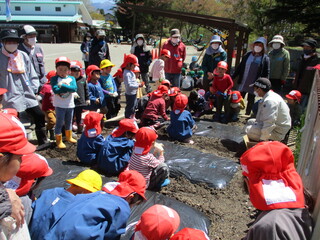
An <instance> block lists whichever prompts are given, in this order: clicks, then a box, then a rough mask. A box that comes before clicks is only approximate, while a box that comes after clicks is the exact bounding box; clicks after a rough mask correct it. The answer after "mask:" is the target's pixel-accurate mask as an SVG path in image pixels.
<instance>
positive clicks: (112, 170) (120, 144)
mask: <svg viewBox="0 0 320 240" xmlns="http://www.w3.org/2000/svg"><path fill="white" fill-rule="evenodd" d="M138 130H139V128H138V125H137V123H136V122H135V121H134V120H133V119H129V118H124V119H122V120H121V121H120V122H119V127H117V128H116V129H114V130H113V131H112V133H111V134H110V135H109V136H107V137H106V139H105V140H104V142H103V145H102V147H101V149H100V152H99V154H98V168H99V170H101V171H102V172H103V173H105V174H107V175H108V176H117V175H119V173H120V172H122V171H123V170H124V169H125V168H126V167H127V166H128V162H129V160H130V157H131V155H132V151H133V146H134V141H133V139H134V136H135V134H136V133H137V131H138Z"/></svg>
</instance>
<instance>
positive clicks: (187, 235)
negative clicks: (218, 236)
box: [170, 228, 209, 240]
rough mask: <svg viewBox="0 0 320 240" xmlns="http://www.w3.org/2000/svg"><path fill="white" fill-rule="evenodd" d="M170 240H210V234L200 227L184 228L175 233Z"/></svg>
mask: <svg viewBox="0 0 320 240" xmlns="http://www.w3.org/2000/svg"><path fill="white" fill-rule="evenodd" d="M170 240H209V237H208V235H207V234H206V233H205V232H204V231H201V230H199V229H195V228H183V229H181V230H180V231H179V232H177V233H176V234H174V235H173V237H172V238H170Z"/></svg>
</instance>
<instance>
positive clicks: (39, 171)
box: [16, 153, 53, 196]
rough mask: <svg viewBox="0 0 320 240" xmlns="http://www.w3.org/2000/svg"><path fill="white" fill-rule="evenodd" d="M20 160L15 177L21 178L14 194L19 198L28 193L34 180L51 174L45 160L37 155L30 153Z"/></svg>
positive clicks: (51, 171)
mask: <svg viewBox="0 0 320 240" xmlns="http://www.w3.org/2000/svg"><path fill="white" fill-rule="evenodd" d="M21 160H22V161H21V165H20V168H19V171H18V172H17V177H19V178H21V182H20V185H19V187H18V188H17V189H16V193H17V194H18V195H19V196H23V195H26V194H27V193H28V192H29V191H30V189H31V187H32V184H33V183H34V179H36V178H39V177H47V176H50V175H51V174H52V173H53V170H52V169H51V168H50V167H49V165H48V162H47V160H46V158H45V157H43V156H41V155H39V154H36V153H31V154H27V155H23V156H22V158H21Z"/></svg>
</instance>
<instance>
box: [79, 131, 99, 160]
mask: <svg viewBox="0 0 320 240" xmlns="http://www.w3.org/2000/svg"><path fill="white" fill-rule="evenodd" d="M103 141H104V138H103V136H102V135H101V134H99V135H98V136H96V137H93V138H89V137H87V136H86V135H85V133H82V134H81V137H80V139H79V140H78V144H77V157H78V158H79V159H80V162H82V163H85V164H90V165H91V164H94V163H96V158H97V154H98V153H99V151H100V148H101V146H102V145H103Z"/></svg>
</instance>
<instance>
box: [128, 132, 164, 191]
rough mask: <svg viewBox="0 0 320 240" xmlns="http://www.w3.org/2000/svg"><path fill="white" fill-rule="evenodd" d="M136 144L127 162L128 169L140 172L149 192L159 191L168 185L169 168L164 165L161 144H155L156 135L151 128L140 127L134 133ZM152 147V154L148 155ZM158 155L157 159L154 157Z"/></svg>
mask: <svg viewBox="0 0 320 240" xmlns="http://www.w3.org/2000/svg"><path fill="white" fill-rule="evenodd" d="M135 137H136V142H135V144H134V148H133V153H132V156H131V158H130V160H129V165H128V169H129V170H136V171H138V172H140V173H141V174H142V175H143V176H144V178H145V179H146V182H147V186H148V189H149V190H159V189H160V188H161V187H162V186H164V185H167V184H169V179H168V177H169V168H168V165H167V164H165V163H164V161H165V159H164V149H163V145H162V144H158V143H156V139H157V138H158V135H157V133H156V132H155V130H154V129H153V128H150V127H142V128H140V129H139V131H138V132H137V133H136V136H135ZM152 147H154V148H155V150H154V153H153V154H152V153H150V150H151V148H152ZM154 154H156V155H158V158H156V157H155V156H154Z"/></svg>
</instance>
